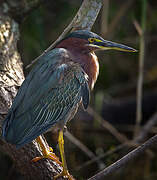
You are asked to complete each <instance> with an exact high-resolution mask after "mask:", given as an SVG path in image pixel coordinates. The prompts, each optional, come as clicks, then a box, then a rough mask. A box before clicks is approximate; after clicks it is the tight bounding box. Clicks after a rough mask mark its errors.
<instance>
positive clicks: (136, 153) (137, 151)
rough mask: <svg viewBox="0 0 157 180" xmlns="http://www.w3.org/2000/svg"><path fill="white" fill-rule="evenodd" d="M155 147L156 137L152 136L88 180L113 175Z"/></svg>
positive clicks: (96, 179)
mask: <svg viewBox="0 0 157 180" xmlns="http://www.w3.org/2000/svg"><path fill="white" fill-rule="evenodd" d="M155 145H157V135H155V136H153V137H152V138H150V139H149V140H148V141H146V142H145V143H144V144H142V145H140V146H139V147H137V148H136V149H134V150H133V151H131V152H130V153H128V154H127V155H125V156H124V157H122V158H121V159H120V160H118V161H116V162H115V163H113V164H112V165H110V166H109V167H107V168H105V169H104V170H102V171H101V172H99V173H97V174H96V175H94V176H93V177H91V178H89V179H88V180H98V179H102V178H104V177H105V176H107V175H110V174H112V173H114V172H115V171H116V170H118V169H120V168H122V167H123V166H124V165H126V164H127V163H128V162H129V161H131V160H133V159H134V158H136V157H137V156H139V155H141V154H142V153H144V151H145V150H146V149H148V148H150V147H152V146H155Z"/></svg>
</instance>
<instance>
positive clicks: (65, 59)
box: [2, 30, 136, 179]
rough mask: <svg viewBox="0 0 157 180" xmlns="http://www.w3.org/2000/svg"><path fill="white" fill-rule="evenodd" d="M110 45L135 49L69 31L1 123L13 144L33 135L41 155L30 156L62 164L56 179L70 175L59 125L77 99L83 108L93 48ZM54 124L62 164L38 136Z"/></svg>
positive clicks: (95, 68)
mask: <svg viewBox="0 0 157 180" xmlns="http://www.w3.org/2000/svg"><path fill="white" fill-rule="evenodd" d="M108 49H114V50H120V51H126V52H136V50H135V49H133V48H130V47H128V46H125V45H122V44H118V43H114V42H111V41H106V40H104V39H103V38H102V37H100V36H98V35H97V34H95V33H93V32H90V31H87V30H78V31H74V32H72V33H70V34H69V35H68V36H67V37H65V38H64V39H62V40H61V41H60V42H59V43H58V44H57V45H56V47H55V48H54V49H53V50H51V51H49V52H48V53H46V54H45V55H43V56H42V57H41V58H40V59H39V61H38V63H37V65H36V66H35V67H34V69H33V70H32V71H31V72H30V73H29V75H28V76H27V77H26V79H25V81H24V82H23V84H22V86H21V87H20V89H19V91H18V93H17V96H16V97H15V99H14V101H13V104H12V107H11V108H10V110H9V112H8V115H7V117H6V119H5V121H4V123H3V128H2V136H3V138H4V139H5V140H6V141H7V142H9V143H11V144H15V145H16V146H17V147H21V146H23V145H25V144H27V143H29V142H31V141H32V140H34V139H36V141H37V142H38V143H39V145H40V147H41V150H42V154H43V156H42V157H36V158H34V159H33V161H37V160H39V159H42V158H50V159H52V160H54V161H56V162H57V163H58V164H62V166H63V171H62V173H61V174H59V175H57V176H56V177H55V179H56V178H58V177H59V176H66V177H68V178H69V179H73V178H72V176H71V175H70V174H69V172H68V169H67V165H66V160H65V155H64V140H63V129H64V126H65V125H66V123H67V122H68V121H69V120H71V119H72V118H73V116H74V115H75V113H76V112H77V109H78V106H79V105H80V104H82V106H83V108H84V109H87V107H88V104H89V96H90V90H92V89H93V87H94V84H95V82H96V80H97V77H98V74H99V63H98V59H97V56H96V55H95V53H94V51H96V50H108ZM52 127H55V128H56V127H57V128H58V129H59V137H58V143H59V149H60V154H61V160H62V163H61V162H60V161H59V159H58V157H57V156H56V155H55V154H54V153H53V150H52V148H49V149H47V148H46V147H45V146H44V144H43V142H42V139H41V136H40V135H41V134H43V133H45V132H46V131H47V130H49V129H50V128H52Z"/></svg>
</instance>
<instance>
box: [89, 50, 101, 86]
mask: <svg viewBox="0 0 157 180" xmlns="http://www.w3.org/2000/svg"><path fill="white" fill-rule="evenodd" d="M88 71H89V72H88V73H87V74H89V75H88V76H89V86H90V87H91V89H93V88H94V84H95V82H96V80H97V78H98V75H99V63H98V58H97V56H96V54H95V53H94V52H93V53H91V60H90V64H89V68H88Z"/></svg>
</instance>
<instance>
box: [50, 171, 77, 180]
mask: <svg viewBox="0 0 157 180" xmlns="http://www.w3.org/2000/svg"><path fill="white" fill-rule="evenodd" d="M59 177H64V178H67V179H68V180H75V179H74V178H73V177H72V176H71V175H70V174H69V172H68V171H64V170H63V171H62V172H61V173H60V174H58V175H56V176H55V177H54V180H56V179H57V178H59Z"/></svg>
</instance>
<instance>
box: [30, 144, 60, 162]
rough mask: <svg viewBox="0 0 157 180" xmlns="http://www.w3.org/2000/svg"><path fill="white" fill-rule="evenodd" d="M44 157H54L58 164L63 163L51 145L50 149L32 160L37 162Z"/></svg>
mask: <svg viewBox="0 0 157 180" xmlns="http://www.w3.org/2000/svg"><path fill="white" fill-rule="evenodd" d="M44 158H47V159H52V160H53V161H55V162H56V163H57V164H59V165H62V163H61V162H60V161H59V158H58V157H57V156H56V155H55V153H53V149H52V148H51V147H49V151H48V150H46V151H45V153H44V155H43V156H40V157H35V158H33V159H32V162H37V161H39V160H40V159H44Z"/></svg>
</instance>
